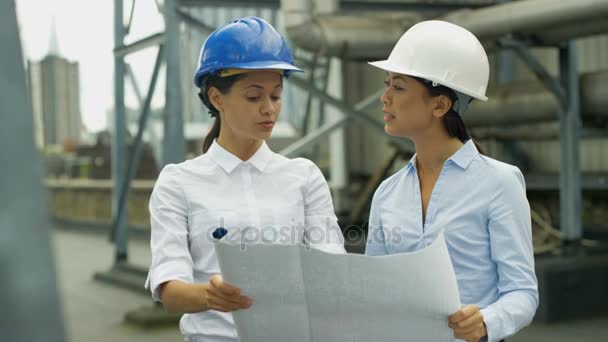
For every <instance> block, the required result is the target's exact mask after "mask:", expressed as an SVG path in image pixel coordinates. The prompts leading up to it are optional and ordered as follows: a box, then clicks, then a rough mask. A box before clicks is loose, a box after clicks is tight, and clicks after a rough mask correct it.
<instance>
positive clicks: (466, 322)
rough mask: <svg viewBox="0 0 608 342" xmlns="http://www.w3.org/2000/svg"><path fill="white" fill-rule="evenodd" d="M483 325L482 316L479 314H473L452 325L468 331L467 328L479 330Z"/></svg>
mask: <svg viewBox="0 0 608 342" xmlns="http://www.w3.org/2000/svg"><path fill="white" fill-rule="evenodd" d="M482 324H483V315H482V314H481V312H479V311H478V312H476V313H475V314H473V315H472V316H470V317H468V318H465V319H463V320H462V321H460V322H457V323H455V324H454V325H455V326H456V327H457V328H460V329H463V330H469V329H468V328H471V327H472V328H479V327H480V326H481V325H482Z"/></svg>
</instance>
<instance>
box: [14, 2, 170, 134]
mask: <svg viewBox="0 0 608 342" xmlns="http://www.w3.org/2000/svg"><path fill="white" fill-rule="evenodd" d="M124 2H125V10H124V11H125V17H127V18H128V14H129V9H130V6H131V1H130V0H125V1H124ZM16 5H17V20H18V24H19V30H20V36H21V44H22V49H23V53H24V55H25V57H26V58H27V59H29V60H31V61H35V62H37V61H40V60H41V59H42V58H43V57H44V56H45V55H46V54H47V53H48V51H49V41H50V36H51V27H52V26H53V25H52V22H53V21H54V23H55V27H56V32H57V36H58V38H59V52H60V54H61V55H62V56H64V57H65V58H67V59H68V60H70V61H75V62H78V63H79V68H80V97H81V99H80V111H81V115H82V121H83V124H84V125H85V126H86V128H87V129H88V130H89V131H91V132H96V131H99V130H102V129H104V128H105V127H106V125H107V123H106V116H107V111H108V110H109V109H111V108H112V107H113V106H114V100H113V86H114V83H113V77H114V76H113V75H114V63H113V62H114V59H113V58H114V57H113V54H112V49H113V47H114V1H111V0H100V1H92V0H91V1H83V0H46V1H43V0H16ZM163 29H164V24H163V18H162V16H161V15H160V14H159V12H158V10H157V8H156V5H155V4H154V0H139V1H136V7H135V15H134V20H133V25H132V27H131V32H130V33H129V36H128V38H127V39H128V41H127V42H129V41H135V40H137V39H140V38H143V37H145V36H148V35H150V34H153V33H156V32H159V31H162V30H163ZM155 58H156V48H149V49H146V50H144V51H141V52H138V53H136V54H134V55H132V56H128V57H127V59H126V61H127V62H128V63H129V64H131V66H132V68H133V70H134V73H135V75H136V78H137V80H138V84H139V87H140V90H141V92H142V93H143V94H145V93H146V91H147V86H148V82H149V79H150V76H151V74H152V69H153V66H154V60H155ZM161 71H162V70H161ZM163 79H164V73H161V74H159V81H160V80H163ZM125 84H126V86H125V87H126V96H125V101H126V105H127V106H129V107H134V108H137V107H138V103H137V100H136V98H135V96H134V95H133V92H132V90H131V88H130V83H129V82H126V83H125ZM163 92H164V82H159V83H158V84H157V87H156V94H160V95H162V94H163ZM162 101H163V96H155V98H154V99H153V101H152V106H153V107H160V106H162Z"/></svg>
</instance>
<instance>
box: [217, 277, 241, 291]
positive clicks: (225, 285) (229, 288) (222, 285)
mask: <svg viewBox="0 0 608 342" xmlns="http://www.w3.org/2000/svg"><path fill="white" fill-rule="evenodd" d="M211 285H213V287H215V288H216V289H218V290H220V291H222V292H224V293H226V294H229V295H230V294H240V291H241V290H240V289H239V288H238V287H234V286H232V285H230V284H228V283H226V282H225V281H224V279H223V278H222V276H220V275H214V276H213V277H212V278H211Z"/></svg>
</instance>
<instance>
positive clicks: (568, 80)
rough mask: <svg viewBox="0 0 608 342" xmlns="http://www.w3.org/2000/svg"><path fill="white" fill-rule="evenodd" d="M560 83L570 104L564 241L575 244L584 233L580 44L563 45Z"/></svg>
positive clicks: (564, 150)
mask: <svg viewBox="0 0 608 342" xmlns="http://www.w3.org/2000/svg"><path fill="white" fill-rule="evenodd" d="M559 68H560V69H559V70H560V74H559V76H560V82H561V84H562V87H563V89H564V90H565V92H566V94H567V101H566V103H567V107H566V108H564V107H563V106H562V107H561V108H560V126H561V136H560V148H561V158H560V163H561V170H560V205H561V221H560V222H561V231H562V237H563V242H564V243H566V244H568V243H575V242H577V241H579V240H580V239H581V238H582V236H583V229H582V223H581V197H582V196H581V187H580V168H579V135H580V126H581V122H580V99H579V85H578V71H577V60H576V45H575V43H574V41H569V42H568V43H567V44H565V45H564V46H561V47H560V48H559Z"/></svg>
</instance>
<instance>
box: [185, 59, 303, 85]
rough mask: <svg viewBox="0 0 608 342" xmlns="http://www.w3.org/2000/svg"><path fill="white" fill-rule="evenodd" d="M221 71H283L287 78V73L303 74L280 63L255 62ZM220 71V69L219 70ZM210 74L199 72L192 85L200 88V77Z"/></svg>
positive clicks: (290, 66) (288, 65) (226, 67)
mask: <svg viewBox="0 0 608 342" xmlns="http://www.w3.org/2000/svg"><path fill="white" fill-rule="evenodd" d="M222 69H247V70H283V71H286V73H285V75H286V76H287V75H288V74H289V72H304V70H302V69H300V68H298V67H296V66H294V65H292V64H289V63H285V62H281V61H257V62H248V63H232V64H227V65H225V66H223V68H222ZM220 70H221V69H220ZM218 71H219V70H214V71H213V72H211V73H216V72H218ZM208 73H210V72H209V71H199V72H198V73H197V74H196V75H195V76H194V84H195V85H196V86H197V87H200V86H201V77H202V76H203V75H205V74H208Z"/></svg>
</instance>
